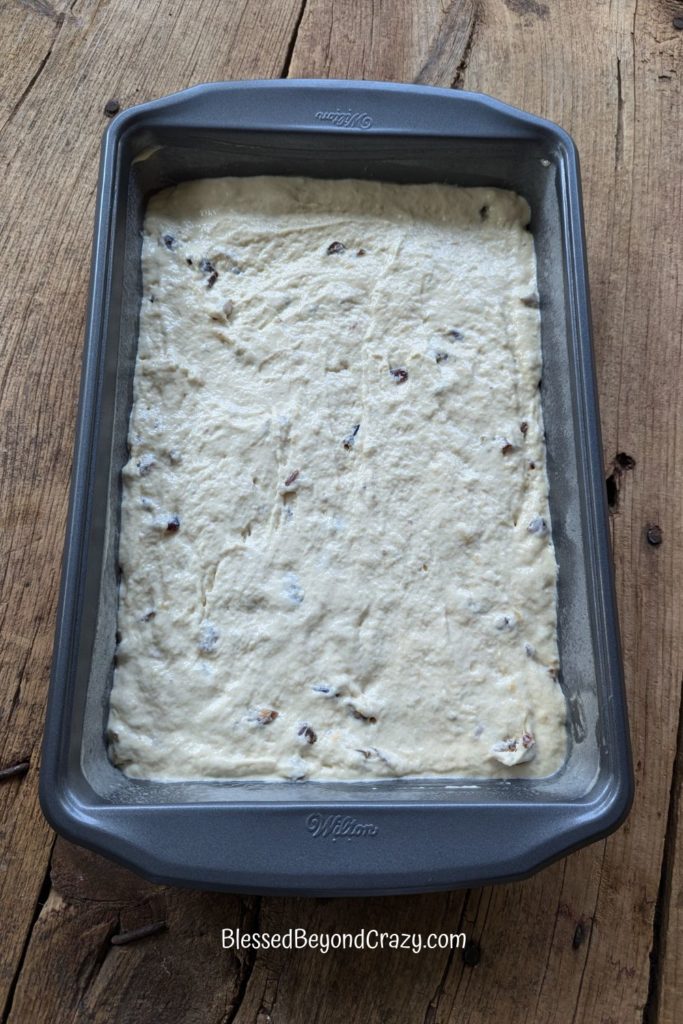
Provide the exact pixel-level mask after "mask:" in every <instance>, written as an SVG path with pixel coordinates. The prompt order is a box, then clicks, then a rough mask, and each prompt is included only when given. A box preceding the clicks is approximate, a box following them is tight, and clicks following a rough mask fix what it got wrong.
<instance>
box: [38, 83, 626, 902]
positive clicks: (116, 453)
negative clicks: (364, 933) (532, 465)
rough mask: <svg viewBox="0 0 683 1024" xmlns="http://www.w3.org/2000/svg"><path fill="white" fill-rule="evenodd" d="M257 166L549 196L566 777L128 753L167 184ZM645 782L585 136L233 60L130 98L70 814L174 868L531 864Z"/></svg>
mask: <svg viewBox="0 0 683 1024" xmlns="http://www.w3.org/2000/svg"><path fill="white" fill-rule="evenodd" d="M252 174H298V175H310V176H314V177H326V178H343V177H359V178H374V179H386V180H391V181H397V182H432V181H437V182H451V183H455V184H462V185H489V186H501V187H504V188H512V189H515V190H516V191H517V192H519V193H521V194H522V195H524V196H525V197H526V198H527V200H528V201H529V203H530V206H531V210H532V224H531V228H532V231H533V234H534V240H535V246H536V251H537V258H538V268H539V290H540V296H541V319H542V344H543V358H544V371H543V384H542V399H543V409H544V416H545V424H546V432H547V444H548V472H549V479H550V504H551V514H552V522H553V537H554V541H555V545H556V551H557V558H558V563H559V582H558V601H559V639H560V661H561V685H562V686H563V688H564V692H565V694H566V698H567V706H568V709H569V733H570V735H569V754H568V759H567V761H566V764H565V765H564V767H563V768H562V769H561V770H560V771H559V772H558V773H556V774H555V775H553V776H551V777H549V778H547V779H541V780H521V779H520V780H513V781H508V780H482V781H477V780H472V779H434V780H425V779H396V780H386V781H385V780H383V781H373V782H347V783H333V782H324V783H321V782H314V781H308V782H266V783H264V782H245V781H220V782H185V783H155V782H145V781H139V780H131V779H128V778H126V777H125V776H124V775H123V774H122V773H121V772H120V771H119V770H118V769H116V768H114V767H113V766H112V764H111V763H110V762H109V760H108V758H107V751H106V747H105V738H104V734H105V721H106V714H107V703H108V693H109V688H110V685H111V677H112V661H113V654H114V646H115V634H116V605H117V530H118V510H119V498H120V472H121V468H122V465H123V463H124V462H125V460H126V433H127V423H128V416H129V411H130V406H131V400H132V379H133V369H134V360H135V350H136V337H137V323H138V307H139V303H140V295H141V271H140V246H141V226H142V220H143V214H144V208H145V202H146V198H147V197H148V196H149V195H150V194H151V193H153V192H155V191H156V190H158V189H161V188H164V187H166V186H168V185H171V184H174V183H176V182H179V181H182V180H185V179H189V178H201V177H206V176H209V177H211V176H218V175H252ZM632 791H633V780H632V767H631V754H630V746H629V734H628V724H627V715H626V707H625V698H624V689H623V681H622V667H621V658H620V649H619V637H618V627H617V618H616V610H615V599H614V589H613V581H612V568H611V557H610V545H609V534H608V526H607V509H606V500H605V482H604V477H603V466H602V447H601V441H600V427H599V420H598V409H597V403H596V389H595V374H594V366H593V357H592V348H591V329H590V317H589V300H588V286H587V279H586V259H585V250H584V230H583V222H582V207H581V192H580V182H579V167H578V158H577V153H576V149H575V147H574V144H573V142H572V140H571V138H570V137H569V136H568V135H567V134H566V132H564V131H563V130H562V129H560V128H558V127H557V126H556V125H554V124H551V123H550V122H548V121H543V120H540V119H539V118H537V117H533V116H531V115H530V114H526V113H522V112H521V111H518V110H515V109H513V108H512V107H509V106H505V105H504V104H502V103H499V102H497V101H495V100H492V99H489V98H488V97H485V96H481V95H475V94H468V93H463V92H454V91H448V90H441V89H434V88H425V87H417V86H408V85H390V84H381V83H373V82H343V81H284V82H282V81H277V82H231V83H216V84H211V85H203V86H198V87H196V88H193V89H190V90H188V91H186V92H182V93H178V94H177V95H174V96H169V97H166V98H164V99H160V100H157V101H155V102H152V103H147V104H145V105H142V106H139V107H135V108H133V109H131V110H128V111H126V112H125V113H122V114H120V115H119V116H118V117H116V118H115V119H114V121H113V122H112V124H111V125H110V126H109V128H108V130H107V132H106V134H105V137H104V141H103V145H102V158H101V169H100V180H99V190H98V195H97V212H96V221H95V236H94V246H93V257H92V278H91V287H90V296H89V311H88V321H87V332H86V338H85V351H84V361H83V371H82V387H81V398H80V410H79V415H78V430H77V439H76V448H75V455H74V465H73V480H72V490H71V505H70V511H69V517H68V526H67V534H66V545H65V553H64V562H63V574H62V585H61V601H60V606H59V613H58V621H57V630H56V639H55V648H54V660H53V668H52V680H51V688H50V697H49V705H48V711H47V722H46V727H45V740H44V749H43V758H42V770H41V779H40V793H41V801H42V807H43V810H44V813H45V815H46V817H47V819H48V821H49V822H50V823H51V824H52V825H53V827H54V828H55V829H56V830H57V831H58V832H60V833H63V834H64V835H65V836H67V837H68V838H69V839H71V840H73V841H74V842H76V843H81V844H82V845H84V846H87V847H90V848H91V849H93V850H97V851H99V852H100V853H103V854H105V855H107V856H108V857H111V858H113V859H114V860H116V861H119V862H120V863H122V864H124V865H127V866H128V867H130V868H133V869H134V870H136V871H138V872H139V873H141V874H143V875H145V876H147V877H148V878H151V879H153V880H155V881H159V882H164V883H170V884H175V885H189V886H194V887H201V888H214V889H225V890H231V891H236V892H237V891H238V892H259V893H300V894H314V895H342V894H347V895H348V894H371V893H399V892H419V891H428V890H436V889H447V888H455V887H459V886H472V885H480V884H483V883H489V882H500V881H509V880H512V879H516V878H521V877H523V876H526V875H529V874H530V873H532V872H533V871H535V870H537V869H538V868H540V867H541V866H543V865H545V864H548V863H549V862H550V861H552V860H554V859H556V858H557V857H560V856H562V855H564V854H567V853H568V852H570V851H571V850H574V849H576V848H577V847H579V846H581V845H583V844H585V843H588V842H590V841H592V840H595V839H598V838H600V837H602V836H604V835H606V834H607V833H609V832H610V831H612V830H613V829H615V828H616V827H617V826H618V825H619V824H620V823H621V822H622V821H623V819H624V818H625V816H626V814H627V813H628V809H629V806H630V803H631V799H632Z"/></svg>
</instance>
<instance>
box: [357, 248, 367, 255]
mask: <svg viewBox="0 0 683 1024" xmlns="http://www.w3.org/2000/svg"><path fill="white" fill-rule="evenodd" d="M365 255H366V252H365V249H359V250H358V252H357V253H356V256H365Z"/></svg>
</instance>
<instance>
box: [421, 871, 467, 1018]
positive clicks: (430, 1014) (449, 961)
mask: <svg viewBox="0 0 683 1024" xmlns="http://www.w3.org/2000/svg"><path fill="white" fill-rule="evenodd" d="M471 895H472V890H471V889H468V890H467V892H466V893H465V897H464V899H463V901H462V907H461V908H460V914H459V915H458V924H457V926H456V928H455V931H456V933H459V932H461V931H462V925H463V921H464V920H465V914H466V912H467V905H468V903H469V900H470V896H471ZM465 948H467V939H465ZM456 949H459V947H457V946H451V948H450V950H449V952H448V956H447V957H446V964H445V966H444V969H443V971H442V973H441V978H440V979H439V983H438V985H437V986H436V990H435V992H434V995H433V996H432V998H431V999H430V1000H429V1003H428V1005H427V1009H426V1010H425V1015H424V1019H423V1022H422V1024H434V1021H435V1020H436V1015H437V1013H438V1012H439V1003H440V1002H441V997H442V996H443V994H444V991H445V989H446V981H447V980H448V975H449V974H450V970H451V967H452V966H453V959H454V957H455V951H456ZM463 952H464V950H463Z"/></svg>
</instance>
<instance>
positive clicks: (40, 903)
mask: <svg viewBox="0 0 683 1024" xmlns="http://www.w3.org/2000/svg"><path fill="white" fill-rule="evenodd" d="M52 845H53V846H54V840H53V842H52ZM51 863H52V851H50V857H49V858H48V862H47V870H46V872H45V875H44V876H43V881H42V884H41V886H40V891H39V892H38V897H37V899H36V905H35V907H34V908H33V917H32V918H31V923H30V924H29V926H28V928H27V930H26V938H25V940H24V945H23V946H22V948H21V955H20V957H19V960H18V961H17V966H16V970H15V972H14V977H13V978H12V982H11V984H10V986H9V988H8V990H7V998H6V1000H5V1005H4V1007H3V1011H2V1017H0V1024H7V1022H8V1021H9V1018H10V1014H11V1012H12V1004H13V1003H14V996H15V993H16V990H17V985H18V984H19V978H20V977H21V972H22V970H23V967H24V961H25V960H26V956H27V954H28V950H29V946H30V945H31V939H32V938H33V930H34V928H35V927H36V925H37V923H38V918H39V917H40V915H41V913H42V910H43V907H44V906H45V904H46V902H47V898H48V896H49V895H50V890H51V889H52V875H51Z"/></svg>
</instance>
